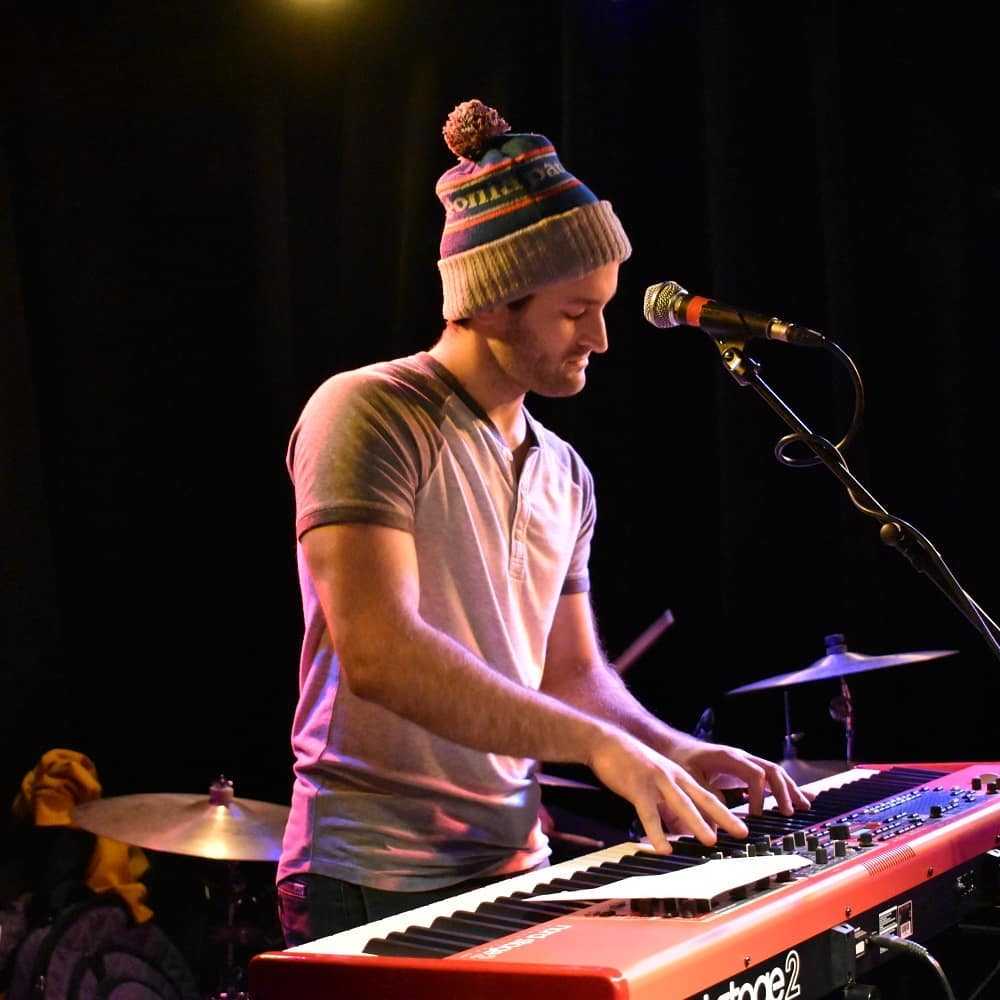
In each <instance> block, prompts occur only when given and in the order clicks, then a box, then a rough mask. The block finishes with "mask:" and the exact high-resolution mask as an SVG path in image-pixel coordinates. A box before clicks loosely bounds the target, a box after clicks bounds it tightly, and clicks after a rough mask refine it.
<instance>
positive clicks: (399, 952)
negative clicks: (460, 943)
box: [365, 931, 455, 958]
mask: <svg viewBox="0 0 1000 1000" xmlns="http://www.w3.org/2000/svg"><path fill="white" fill-rule="evenodd" d="M365 952H366V953H367V954H369V955H384V956H391V957H393V958H447V957H448V956H449V955H454V954H455V949H454V948H444V947H439V946H437V945H431V944H426V943H424V942H418V941H412V940H409V939H408V938H407V937H406V936H405V935H404V934H402V933H400V932H399V931H393V932H392V933H391V934H386V936H385V937H384V938H372V939H371V941H369V942H368V944H366V945H365Z"/></svg>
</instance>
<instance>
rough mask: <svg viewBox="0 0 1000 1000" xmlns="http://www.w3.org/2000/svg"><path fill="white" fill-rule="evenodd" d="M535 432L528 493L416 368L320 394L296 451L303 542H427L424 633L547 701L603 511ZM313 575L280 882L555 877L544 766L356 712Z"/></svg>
mask: <svg viewBox="0 0 1000 1000" xmlns="http://www.w3.org/2000/svg"><path fill="white" fill-rule="evenodd" d="M527 421H528V430H529V434H530V435H531V438H532V440H533V444H532V447H531V449H530V451H529V452H528V455H527V457H526V459H525V462H524V466H523V469H522V471H521V475H520V478H519V479H518V480H517V481H515V478H514V472H513V461H512V455H511V452H510V449H509V448H507V446H506V444H505V443H504V441H503V438H502V437H501V435H500V433H499V431H498V430H497V429H496V427H495V426H494V425H493V423H492V422H491V421H490V420H489V418H488V417H487V416H486V414H485V413H484V412H483V411H482V409H481V408H480V407H479V405H478V404H477V403H476V402H475V400H473V399H472V397H471V396H469V394H468V393H467V392H466V391H465V390H464V389H463V388H462V386H461V385H460V384H459V382H458V381H457V379H456V378H455V377H454V376H453V375H452V374H451V373H450V372H449V371H448V370H447V369H446V368H444V367H443V366H442V365H441V364H440V363H438V362H437V361H436V360H435V359H434V358H433V357H431V356H430V355H429V354H418V355H414V356H412V357H409V358H403V359H401V360H398V361H393V362H387V363H384V364H378V365H372V366H370V367H367V368H362V369H359V370H357V371H352V372H344V373H342V374H339V375H335V376H334V377H333V378H331V379H329V380H328V381H326V382H325V383H324V384H323V385H322V386H320V388H319V389H318V390H317V391H316V393H315V394H314V395H313V396H312V398H311V399H310V400H309V402H308V403H307V404H306V406H305V409H304V410H303V412H302V416H301V417H300V419H299V422H298V424H297V425H296V427H295V430H294V431H293V433H292V438H291V443H290V445H289V449H288V469H289V472H290V474H291V476H292V480H293V482H294V484H295V503H296V535H297V537H298V538H299V539H300V540H301V538H302V536H303V535H304V534H305V533H306V532H307V531H309V530H310V529H311V528H315V527H317V526H319V525H323V524H338V523H350V522H367V523H372V524H382V525H387V526H389V527H393V528H398V529H401V530H403V531H408V532H411V533H412V535H413V539H414V544H415V548H416V554H417V561H418V564H419V572H420V614H421V616H422V617H423V619H424V620H425V621H426V622H427V623H428V624H429V625H431V626H433V627H434V628H437V629H439V630H440V631H442V632H444V633H446V634H447V635H449V636H451V637H452V638H453V639H455V640H456V641H458V642H460V643H461V644H462V645H464V646H465V647H466V648H468V649H469V650H471V651H472V652H473V653H475V654H476V655H477V656H478V657H480V658H481V659H482V660H484V661H485V662H486V663H488V664H489V665H490V667H492V669H494V670H496V671H498V672H499V673H501V674H503V675H504V676H505V677H508V678H510V679H511V680H514V681H516V682H518V683H519V684H523V685H524V686H525V687H529V688H533V689H537V688H538V687H539V685H540V683H541V679H542V669H543V666H544V663H545V649H546V643H547V639H548V635H549V630H550V628H551V626H552V620H553V616H554V615H555V611H556V604H557V602H558V600H559V597H560V595H561V594H566V593H573V592H577V591H583V590H587V589H588V587H589V580H588V576H587V560H588V556H589V552H590V541H591V536H592V534H593V529H594V518H595V507H594V494H593V483H592V480H591V477H590V473H589V472H588V470H587V468H586V466H585V465H584V463H583V461H582V460H581V459H580V457H579V455H577V453H576V452H575V451H574V450H573V449H572V448H571V447H570V446H569V445H568V444H566V443H565V442H563V441H562V440H561V439H560V438H558V437H557V436H556V435H554V434H552V433H551V432H549V431H547V430H546V429H545V428H544V427H543V426H542V425H541V424H539V423H538V421H536V420H535V419H534V418H532V417H531V416H530V415H527ZM298 566H299V581H300V586H301V590H302V604H303V611H304V615H305V639H304V642H303V645H302V658H301V662H300V667H299V703H298V707H297V709H296V712H295V720H294V723H293V732H292V746H293V749H294V752H295V784H294V789H293V793H292V809H291V815H290V817H289V820H288V825H287V827H286V830H285V837H284V844H283V848H282V856H281V863H280V865H279V868H278V878H279V879H280V878H284V877H285V876H287V875H292V874H296V873H301V872H316V873H318V874H322V875H329V876H332V877H335V878H341V879H346V880H347V881H350V882H354V883H357V884H360V885H366V886H371V887H373V888H377V889H391V890H397V891H407V892H409V891H418V890H423V889H435V888H440V887H443V886H447V885H451V884H453V883H457V882H460V881H463V880H464V879H469V878H478V877H484V876H489V875H501V874H507V873H512V872H517V871H521V870H524V869H527V868H532V867H534V866H535V865H537V864H539V863H540V862H541V861H543V860H544V859H545V857H547V855H548V853H549V850H548V845H547V842H546V838H545V836H544V834H543V833H542V832H541V829H540V827H539V824H538V820H537V814H538V785H537V783H536V782H535V780H534V778H533V777H532V767H533V764H534V762H533V761H530V760H526V759H523V758H514V757H505V756H502V755H500V754H491V753H483V752H481V751H478V750H470V749H467V748H466V747H462V746H459V745H458V744H456V743H453V742H451V741H450V740H446V739H441V738H439V737H437V736H435V735H433V734H432V733H430V732H429V731H427V730H426V729H423V728H422V727H420V726H418V725H415V724H413V723H411V722H407V721H406V720H404V719H402V718H400V717H399V716H397V715H395V714H393V713H392V712H389V711H387V710H386V709H383V708H381V707H380V706H378V705H376V704H374V703H373V702H370V701H364V700H362V699H360V698H357V697H356V696H355V695H354V694H353V693H352V692H351V690H350V687H349V686H348V684H346V683H340V680H341V678H340V671H339V664H338V660H337V648H336V647H337V643H336V636H331V635H330V634H329V632H328V630H327V627H326V622H325V619H324V616H323V612H322V609H321V607H320V604H319V600H318V598H317V595H316V589H315V586H314V585H313V581H312V579H311V578H310V575H309V571H308V568H307V566H306V563H305V559H304V557H303V554H302V547H301V544H300V545H299V548H298ZM394 667H395V669H398V670H400V671H403V672H404V673H405V672H406V671H407V670H408V669H410V667H409V665H408V664H407V663H406V662H404V661H400V662H399V663H397V664H395V665H394ZM481 710H482V711H483V712H488V711H489V706H488V705H483V706H482V708H481Z"/></svg>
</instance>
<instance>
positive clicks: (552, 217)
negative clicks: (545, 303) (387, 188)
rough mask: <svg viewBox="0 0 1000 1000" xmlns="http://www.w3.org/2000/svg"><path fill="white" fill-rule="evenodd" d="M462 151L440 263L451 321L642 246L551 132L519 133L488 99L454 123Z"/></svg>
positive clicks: (443, 187) (462, 110) (450, 134)
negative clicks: (573, 169)
mask: <svg viewBox="0 0 1000 1000" xmlns="http://www.w3.org/2000/svg"><path fill="white" fill-rule="evenodd" d="M443 132H444V138H445V142H446V143H447V144H448V148H449V149H450V150H451V151H452V152H453V153H454V154H455V155H456V156H457V157H458V158H459V163H458V165H457V166H455V167H452V168H451V170H448V171H446V172H445V173H444V174H443V175H442V176H441V179H440V180H439V181H438V183H437V187H436V191H437V196H438V198H439V199H440V200H441V203H442V204H443V205H444V211H445V224H444V233H443V234H442V237H441V259H440V260H439V261H438V268H439V269H440V271H441V281H442V283H443V285H444V310H443V311H444V317H445V319H464V318H466V317H469V316H472V315H474V314H475V313H477V312H481V311H482V310H485V309H489V308H491V307H492V306H495V305H499V304H500V303H502V302H508V301H511V300H513V299H518V298H522V297H523V296H525V295H528V294H529V293H530V292H533V291H535V290H536V289H539V288H542V287H543V286H545V285H550V284H553V283H554V282H557V281H565V280H568V279H572V278H579V277H582V276H583V275H584V274H587V273H588V272H589V271H593V270H595V269H596V268H598V267H603V266H604V265H605V264H610V263H611V262H612V261H619V262H620V261H623V260H626V259H627V258H628V256H629V255H630V254H631V253H632V246H631V244H630V243H629V241H628V237H627V236H626V235H625V230H624V229H623V228H622V224H621V222H619V221H618V216H616V215H615V213H614V211H612V208H611V203H610V202H608V201H598V199H597V197H596V196H595V195H594V194H593V192H592V191H591V190H590V189H589V188H587V187H586V186H585V185H584V184H583V183H582V182H581V181H579V180H577V178H576V177H574V176H573V175H572V174H571V173H569V171H568V170H567V169H566V168H565V167H564V166H563V165H562V164H561V163H560V162H559V157H558V156H557V155H556V151H555V148H554V147H553V145H552V143H551V142H549V140H548V139H546V138H545V136H544V135H532V134H529V133H514V132H511V131H510V126H509V125H508V124H507V123H506V122H505V121H504V120H503V118H501V117H500V115H499V114H498V113H497V112H496V111H494V110H493V109H492V108H489V107H487V106H486V105H485V104H483V103H482V102H481V101H466V102H464V103H463V104H459V105H458V107H457V108H455V110H454V111H452V113H451V114H450V115H449V116H448V120H447V121H446V122H445V125H444V129H443Z"/></svg>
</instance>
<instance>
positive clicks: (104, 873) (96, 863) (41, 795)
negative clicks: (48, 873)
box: [14, 748, 153, 924]
mask: <svg viewBox="0 0 1000 1000" xmlns="http://www.w3.org/2000/svg"><path fill="white" fill-rule="evenodd" d="M100 797H101V784H100V782H99V781H98V780H97V768H96V767H94V762H93V761H92V760H91V759H90V758H89V757H87V756H86V755H85V754H82V753H79V752H78V751H76V750H63V749H61V748H56V749H54V750H49V751H47V752H46V753H44V754H43V755H42V758H41V760H39V762H38V763H37V764H36V765H35V767H34V768H33V769H32V770H30V771H29V772H28V773H27V774H26V775H25V776H24V780H23V781H22V782H21V791H20V792H19V793H18V796H17V798H16V799H15V800H14V815H15V816H16V817H18V818H19V819H23V820H31V821H33V822H34V824H35V826H72V825H73V807H74V806H76V805H78V804H79V803H81V802H92V801H93V800H94V799H99V798H100ZM148 868H149V861H147V860H146V855H145V854H143V852H142V851H141V850H139V848H138V847H131V846H129V845H128V844H122V843H120V842H119V841H117V840H110V839H109V838H108V837H100V836H99V837H98V838H97V842H96V843H95V845H94V853H93V854H92V855H91V856H90V863H89V865H88V866H87V874H86V876H85V879H84V881H85V882H86V883H87V885H88V886H90V888H91V889H93V890H94V892H117V893H118V895H119V896H121V897H122V899H124V900H125V902H126V904H127V905H128V908H129V909H130V910H131V911H132V916H133V917H134V918H135V920H136V921H137V922H138V923H140V924H141V923H144V922H145V921H147V920H149V918H150V917H151V916H152V915H153V911H152V910H151V909H150V908H149V907H148V906H146V905H145V903H144V900H145V898H146V894H147V891H148V890H147V889H146V886H145V885H143V884H142V882H140V881H139V878H140V877H141V876H142V875H143V874H144V873H145V872H146V871H147V870H148Z"/></svg>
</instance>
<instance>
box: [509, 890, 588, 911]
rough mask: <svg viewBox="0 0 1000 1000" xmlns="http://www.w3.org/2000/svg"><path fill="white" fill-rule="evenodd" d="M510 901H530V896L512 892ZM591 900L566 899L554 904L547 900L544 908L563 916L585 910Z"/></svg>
mask: <svg viewBox="0 0 1000 1000" xmlns="http://www.w3.org/2000/svg"><path fill="white" fill-rule="evenodd" d="M510 897H511V899H530V898H531V897H530V896H527V895H522V894H521V893H518V892H512V893H511V894H510ZM593 905H594V903H593V901H592V900H588V899H567V900H561V901H559V902H556V900H554V899H547V900H546V901H545V906H546V908H547V909H549V910H551V911H552V912H553V913H555V914H558V915H559V916H561V917H562V916H565V915H566V914H567V913H575V912H576V911H577V910H585V909H586V908H587V907H588V906H593Z"/></svg>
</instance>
